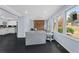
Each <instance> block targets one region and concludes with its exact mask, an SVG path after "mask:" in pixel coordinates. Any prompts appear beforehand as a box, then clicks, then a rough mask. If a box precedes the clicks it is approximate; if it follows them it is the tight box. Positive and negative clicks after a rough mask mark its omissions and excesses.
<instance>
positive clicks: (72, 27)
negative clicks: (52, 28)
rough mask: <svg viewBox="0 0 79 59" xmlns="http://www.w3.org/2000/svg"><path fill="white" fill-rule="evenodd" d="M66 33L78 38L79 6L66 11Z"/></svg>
mask: <svg viewBox="0 0 79 59" xmlns="http://www.w3.org/2000/svg"><path fill="white" fill-rule="evenodd" d="M66 18H67V19H66V20H67V25H66V27H67V35H69V36H72V37H74V38H79V6H76V7H74V8H72V9H70V10H68V11H67V12H66Z"/></svg>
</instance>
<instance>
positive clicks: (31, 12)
mask: <svg viewBox="0 0 79 59" xmlns="http://www.w3.org/2000/svg"><path fill="white" fill-rule="evenodd" d="M8 6H9V7H10V8H12V9H13V10H15V11H16V12H17V13H19V14H20V15H22V16H29V17H30V18H31V19H34V20H36V19H44V20H45V19H48V18H49V17H50V16H51V15H53V14H55V12H57V11H58V10H59V9H60V8H61V7H62V6H63V5H8Z"/></svg>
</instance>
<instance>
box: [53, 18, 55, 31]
mask: <svg viewBox="0 0 79 59" xmlns="http://www.w3.org/2000/svg"><path fill="white" fill-rule="evenodd" d="M53 29H54V32H56V19H54V26H53Z"/></svg>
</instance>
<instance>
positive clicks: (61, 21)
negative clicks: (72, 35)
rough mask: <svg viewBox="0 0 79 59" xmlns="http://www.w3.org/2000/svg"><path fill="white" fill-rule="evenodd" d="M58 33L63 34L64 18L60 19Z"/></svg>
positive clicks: (60, 17)
mask: <svg viewBox="0 0 79 59" xmlns="http://www.w3.org/2000/svg"><path fill="white" fill-rule="evenodd" d="M58 32H60V33H63V18H62V16H59V17H58Z"/></svg>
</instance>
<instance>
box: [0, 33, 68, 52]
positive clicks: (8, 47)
mask: <svg viewBox="0 0 79 59" xmlns="http://www.w3.org/2000/svg"><path fill="white" fill-rule="evenodd" d="M0 53H68V52H67V51H66V50H65V49H64V48H63V47H61V46H59V45H58V43H57V42H56V41H52V42H48V41H47V43H46V44H42V45H33V46H25V39H18V38H17V37H16V34H8V35H4V36H0Z"/></svg>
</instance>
